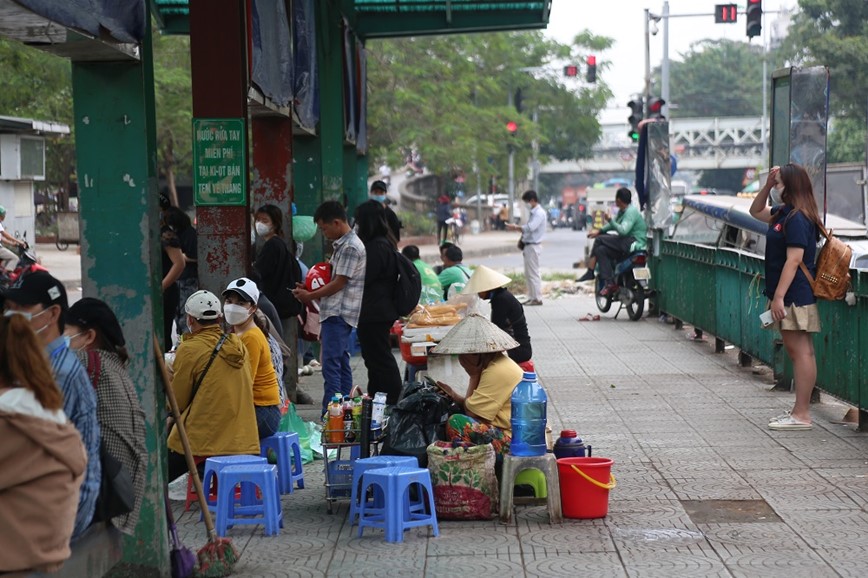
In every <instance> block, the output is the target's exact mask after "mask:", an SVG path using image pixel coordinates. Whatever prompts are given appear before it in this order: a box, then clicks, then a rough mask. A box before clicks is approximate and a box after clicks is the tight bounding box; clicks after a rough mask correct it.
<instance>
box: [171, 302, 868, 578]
mask: <svg viewBox="0 0 868 578" xmlns="http://www.w3.org/2000/svg"><path fill="white" fill-rule="evenodd" d="M595 310H596V309H595V306H594V303H593V300H592V299H591V298H590V297H587V296H571V297H565V298H561V299H552V300H548V301H546V303H545V305H544V306H543V307H536V308H532V309H528V310H527V311H526V315H527V318H528V323H529V325H530V329H531V336H532V339H533V346H534V351H535V356H534V361H535V363H536V366H537V369H538V372H539V375H540V381H541V382H542V384H543V385H544V386H545V388H546V391H547V393H548V395H549V406H548V418H549V424H550V425H551V427H552V429H553V430H554V432H555V434H557V432H558V431H559V430H560V429H561V428H571V429H576V430H577V431H578V432H579V434H580V435H581V436H582V438H583V439H584V441H585V443H588V444H591V445H592V446H593V451H594V455H595V456H602V457H609V458H612V459H614V465H613V469H612V473H613V474H614V476H615V478H616V480H617V486H616V488H615V489H613V490H612V491H611V492H610V497H609V514H608V516H607V517H606V518H605V519H601V520H565V521H564V523H563V524H562V525H552V524H550V523H549V519H548V512H547V510H546V508H545V507H544V506H539V505H535V506H529V505H525V506H523V505H519V506H517V507H516V512H515V516H514V519H513V523H512V524H511V525H508V526H505V525H501V524H500V523H499V522H498V521H497V520H492V521H474V522H452V521H441V524H440V537H438V538H434V537H433V535H432V534H431V531H430V528H416V529H413V530H411V531H408V532H406V534H405V536H404V542H403V543H400V544H389V543H386V542H385V540H384V539H383V532H382V530H375V529H366V530H365V532H364V535H363V536H362V537H361V538H359V537H358V532H357V528H356V527H350V526H349V525H348V522H347V505H346V501H341V502H338V503H337V505H336V508H335V513H334V514H328V513H327V512H326V502H325V492H324V488H323V483H324V479H323V473H322V462H321V461H317V462H314V463H312V464H308V465H307V466H306V467H305V485H306V488H305V489H304V490H297V491H296V492H295V493H293V494H291V495H287V496H284V497H283V499H282V502H283V508H284V519H285V522H284V523H285V527H284V529H283V530H282V532H281V534H280V535H279V536H276V537H265V536H264V535H263V529H262V527H261V526H252V527H240V528H233V529H231V530H230V531H229V536H230V537H231V538H232V539H233V541H234V543H235V544H236V547H238V549H239V550H240V551H241V553H242V555H241V559H240V561H239V563H238V566H237V568H236V572H235V574H234V575H236V576H251V577H252V576H275V577H277V576H381V575H382V576H413V577H417V576H454V575H456V574H459V573H460V574H462V575H476V576H547V577H548V576H594V577H595V578H601V577H609V576H612V577H624V576H631V577H632V576H635V577H640V576H641V577H645V576H652V577H656V576H659V577H671V576H728V577H731V576H745V577H755V576H763V577H765V576H781V577H785V578H793V577H799V576H809V577H810V578H821V577H825V576H864V572H865V569H866V568H868V510H866V504H868V434H865V433H860V432H857V431H855V428H854V426H853V425H842V424H840V423H839V421H840V419H841V417H842V416H843V415H844V413H845V411H846V407H845V406H843V405H841V404H838V403H835V402H834V401H831V398H826V396H824V397H823V399H824V403H821V404H818V405H815V406H813V407H812V412H813V415H814V424H815V426H814V429H813V430H811V431H806V432H772V431H769V430H768V428H767V427H766V423H767V421H768V419H769V418H770V417H772V416H774V415H777V414H779V413H781V412H782V411H784V410H786V409H788V408H789V407H790V405H791V404H792V395H791V394H788V393H780V392H773V391H771V390H770V387H771V382H770V378H769V377H768V375H767V374H760V375H755V374H754V373H753V371H752V370H751V369H750V368H746V369H745V368H741V367H740V366H739V365H738V363H737V358H736V354H735V351H734V350H730V351H728V352H727V353H724V354H715V353H714V339H713V336H707V340H706V341H705V342H692V341H688V340H687V339H686V337H685V335H686V333H687V332H688V329H684V330H681V331H676V330H674V329H673V327H672V326H671V325H666V324H661V323H658V322H657V321H656V320H655V319H648V318H646V319H643V320H641V321H639V322H632V321H629V320H628V319H626V318H625V317H624V316H621V318H619V319H617V320H615V319H614V311H612V312H610V313H608V314H604V315H603V316H602V319H601V320H600V321H598V322H595V323H578V322H576V319H577V318H578V317H579V316H580V315H581V314H582V313H584V312H587V311H595ZM353 368H354V375H355V377H356V380H357V383H362V384H364V383H366V381H367V380H366V377H365V368H364V365H363V363H362V362H361V360H360V359H359V358H354V359H353ZM301 384H302V388H303V389H304V390H305V391H307V392H308V393H310V394H311V395H312V396H313V397H314V399H319V397H320V396H321V395H322V393H321V392H322V389H321V388H322V377H321V374H316V375H314V376H310V377H305V378H304V379H303V380H302V382H301ZM298 409H299V414H300V415H302V416H303V417H304V418H305V419H309V420H310V419H317V414H318V413H319V408H318V406H300V407H299V408H298ZM573 487H574V486H573ZM573 497H575V496H573ZM179 504H180V503H179V502H175V505H176V510H177V511H178V512H179V513H180V506H179ZM179 524H180V530H181V535H182V538H183V540H184V541H185V542H186V544H187V545H188V546H190V547H193V548H197V547H199V546H201V545H202V544H203V543H204V542H205V532H204V527H203V525H202V523H201V522H199V515H198V510H197V509H196V507H195V506H194V508H193V511H191V512H190V513H188V514H185V515H183V516H181V517H180V520H179Z"/></svg>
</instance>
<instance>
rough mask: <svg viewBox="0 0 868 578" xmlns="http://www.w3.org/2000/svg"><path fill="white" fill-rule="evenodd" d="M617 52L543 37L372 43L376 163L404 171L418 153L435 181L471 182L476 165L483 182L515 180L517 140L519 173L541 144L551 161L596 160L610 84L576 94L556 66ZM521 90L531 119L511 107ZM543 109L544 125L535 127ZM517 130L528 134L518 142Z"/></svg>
mask: <svg viewBox="0 0 868 578" xmlns="http://www.w3.org/2000/svg"><path fill="white" fill-rule="evenodd" d="M610 44H611V40H609V39H606V38H601V37H595V36H592V35H591V34H589V33H583V34H581V35H579V36H577V37H576V42H575V43H574V45H573V46H565V45H561V44H558V43H556V42H553V41H551V40H548V39H545V38H544V37H543V36H542V34H541V33H538V32H522V33H498V34H476V35H455V36H432V37H413V38H402V39H392V40H382V41H372V42H370V43H369V44H368V49H369V52H368V54H369V56H368V95H369V96H368V127H369V130H368V134H369V135H370V137H369V138H370V142H369V144H370V151H369V154H370V156H371V157H372V159H377V160H386V161H387V162H389V164H391V165H392V166H400V165H402V164H403V159H404V157H405V155H406V153H407V151H409V150H417V151H419V153H420V154H421V157H422V159H423V161H424V162H425V164H426V165H427V166H428V167H429V169H431V170H432V171H434V172H438V173H441V174H450V173H454V172H456V171H465V172H467V173H469V172H470V170H471V169H472V168H473V165H474V163H476V164H477V165H478V166H479V167H480V169H481V171H482V172H483V175H488V174H506V158H507V155H508V153H507V145H508V144H509V143H510V141H512V142H513V144H514V146H515V149H516V159H515V162H516V166H517V167H518V166H526V164H527V162H528V161H529V159H530V156H531V150H532V143H533V141H534V140H536V141H537V142H538V143H539V146H540V153H541V154H542V155H545V156H552V157H555V158H559V159H570V158H578V157H582V156H588V155H589V154H590V148H591V145H593V144H594V142H596V140H597V138H598V136H599V132H600V128H599V123H598V122H597V114H598V112H599V111H600V110H601V109H602V108H603V107H604V106H605V101H606V99H607V98H608V96H609V95H610V92H609V90H608V88H607V87H606V86H605V84H604V83H603V82H601V81H598V84H596V85H591V86H588V85H583V86H580V87H578V89H576V87H575V86H573V85H572V84H570V85H568V84H567V83H566V82H565V81H564V79H563V78H562V76H561V73H562V68H561V67H562V64H554V63H555V62H561V63H563V62H571V61H573V62H577V61H583V60H584V59H583V58H581V56H580V55H581V54H583V53H584V54H587V53H588V50H589V49H593V50H596V49H603V48H605V47H607V46H609V45H610ZM523 68H524V69H528V68H534V69H536V70H522V69H523ZM571 82H573V81H571ZM582 84H584V83H582ZM517 89H521V100H522V105H523V109H524V110H523V112H522V113H518V112H516V110H515V108H513V107H512V106H510V105H509V103H510V102H511V98H510V97H511V95H513V96H514V94H515V91H516V90H517ZM534 109H535V110H536V111H537V115H538V122H537V123H534V122H533V121H532V120H531V119H532V115H533V111H534ZM508 121H515V122H516V123H517V124H518V126H519V130H518V134H517V135H516V136H515V137H514V138H512V139H511V138H510V137H509V136H508V133H507V131H506V123H507V122H508ZM483 178H487V177H486V176H484V177H483Z"/></svg>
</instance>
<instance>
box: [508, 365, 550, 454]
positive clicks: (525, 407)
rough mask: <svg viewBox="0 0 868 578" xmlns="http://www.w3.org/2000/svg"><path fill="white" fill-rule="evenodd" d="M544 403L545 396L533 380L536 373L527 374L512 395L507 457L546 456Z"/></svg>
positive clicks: (527, 372) (545, 401)
mask: <svg viewBox="0 0 868 578" xmlns="http://www.w3.org/2000/svg"><path fill="white" fill-rule="evenodd" d="M547 401H548V396H546V392H545V390H544V389H543V387H542V386H541V385H540V384H539V382H538V381H537V380H536V373H534V372H530V371H526V372H525V373H524V377H523V378H522V380H521V381H520V382H519V383H518V385H516V386H515V389H514V390H513V391H512V418H511V420H510V422H511V424H512V441H511V442H510V446H509V447H510V449H509V453H511V454H512V455H514V456H542V455H545V453H546V403H547Z"/></svg>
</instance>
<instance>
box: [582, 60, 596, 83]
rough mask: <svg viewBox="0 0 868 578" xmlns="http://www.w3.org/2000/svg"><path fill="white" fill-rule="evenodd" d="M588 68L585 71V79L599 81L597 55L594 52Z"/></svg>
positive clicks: (592, 81)
mask: <svg viewBox="0 0 868 578" xmlns="http://www.w3.org/2000/svg"><path fill="white" fill-rule="evenodd" d="M587 64H588V70H587V72H586V73H585V80H587V81H588V82H591V83H594V82H597V57H596V56H594V55H593V54H592V55H591V56H589V57H588V62H587Z"/></svg>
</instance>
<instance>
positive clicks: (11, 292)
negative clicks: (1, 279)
mask: <svg viewBox="0 0 868 578" xmlns="http://www.w3.org/2000/svg"><path fill="white" fill-rule="evenodd" d="M3 297H4V298H5V299H6V300H9V301H14V302H15V303H20V304H21V305H42V306H43V307H45V308H48V307H51V306H52V305H60V312H61V315H65V314H66V311H67V310H68V309H69V302H68V301H67V299H66V288H65V287H64V286H63V283H61V282H60V281H58V280H57V279H55V278H54V277H52V275H51V273H49V272H47V271H34V272H32V273H28V274H26V275H22V276H21V277H19V278H18V280H16V281H15V283H14V284H13V285H12V286H11V287H9V288H8V289H6V291H4V293H3Z"/></svg>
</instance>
